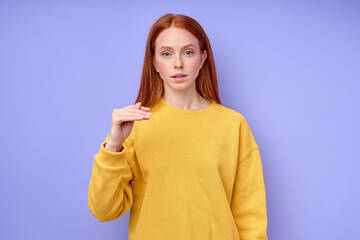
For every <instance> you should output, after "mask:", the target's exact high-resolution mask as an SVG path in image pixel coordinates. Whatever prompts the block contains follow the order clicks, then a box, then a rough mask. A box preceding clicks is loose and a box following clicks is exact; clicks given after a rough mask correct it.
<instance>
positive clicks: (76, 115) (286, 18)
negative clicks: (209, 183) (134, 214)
mask: <svg viewBox="0 0 360 240" xmlns="http://www.w3.org/2000/svg"><path fill="white" fill-rule="evenodd" d="M149 2H150V1H149ZM170 2H171V1H151V3H142V4H140V3H137V4H130V3H127V2H125V1H124V2H119V1H90V2H79V1H65V2H64V1H58V2H45V1H44V2H41V1H33V2H32V3H30V2H14V1H1V2H0V31H1V37H0V80H1V85H0V98H1V99H0V100H1V109H0V110H1V124H0V133H1V139H0V140H1V147H0V152H1V168H0V173H1V178H0V187H1V189H0V190H1V198H0V206H1V224H0V227H1V231H0V239H127V234H128V219H129V212H127V213H126V214H125V215H123V216H122V217H121V218H119V219H117V220H115V221H112V222H107V223H101V222H99V221H98V220H97V219H96V218H95V217H94V216H93V215H92V214H91V212H90V210H89V208H88V202H87V193H88V186H89V181H90V178H91V169H92V165H93V161H94V155H95V154H96V153H97V152H98V150H99V148H100V144H101V143H102V141H103V140H104V139H105V137H106V135H107V133H108V132H109V131H110V124H111V113H112V110H113V109H114V108H121V107H125V106H127V105H130V104H132V103H133V101H134V100H135V98H136V96H137V92H138V88H139V83H140V76H141V70H142V64H143V57H144V49H145V43H146V38H147V34H148V31H149V29H150V27H151V25H152V24H153V23H154V22H155V20H156V19H157V18H159V17H160V16H162V15H164V14H165V13H169V12H170V13H175V14H185V15H189V16H191V17H193V18H195V19H196V20H198V22H199V23H200V24H201V25H202V26H203V28H204V29H205V31H206V32H207V34H208V37H209V39H210V42H211V44H212V49H213V52H214V56H215V62H216V66H217V72H218V82H219V86H220V96H221V100H222V103H223V105H225V106H227V107H229V108H232V109H234V110H236V111H238V112H240V113H242V114H243V115H244V116H245V118H246V119H247V121H248V122H249V125H250V128H251V130H252V132H253V134H254V136H255V139H256V141H257V143H258V145H259V147H260V152H261V156H262V162H263V169H264V178H265V186H266V196H267V209H268V235H269V239H274V240H275V239H276V240H289V239H291V240H298V239H299V240H300V239H302V240H303V239H306V240H308V239H311V240H318V239H327V240H329V239H354V237H355V236H358V232H356V231H355V228H356V227H358V224H359V221H358V219H359V215H360V207H359V202H360V201H359V195H360V188H359V182H360V177H359V176H360V174H359V166H360V161H359V160H360V159H359V154H358V151H357V150H356V149H358V148H359V134H360V131H359V130H360V128H359V122H360V114H359V112H360V111H359V103H360V97H359V85H360V84H359V80H360V79H359V75H360V44H359V43H360V24H359V23H360V3H359V2H358V1H343V0H342V1H340V0H338V1H299V2H295V1H276V2H273V3H269V2H261V1H241V2H239V3H235V2H230V1H222V3H221V2H220V1H217V2H209V1H198V2H197V3H192V2H190V1H180V2H179V1H173V2H171V3H170Z"/></svg>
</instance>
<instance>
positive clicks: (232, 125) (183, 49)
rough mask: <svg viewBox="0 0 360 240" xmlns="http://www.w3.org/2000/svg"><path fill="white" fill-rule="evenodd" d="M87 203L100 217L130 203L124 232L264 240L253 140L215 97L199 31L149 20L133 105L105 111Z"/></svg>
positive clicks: (182, 22)
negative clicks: (105, 130)
mask: <svg viewBox="0 0 360 240" xmlns="http://www.w3.org/2000/svg"><path fill="white" fill-rule="evenodd" d="M88 204H89V208H90V211H91V212H92V213H93V214H94V216H95V217H96V218H97V219H99V220H100V221H101V222H106V221H112V220H115V219H117V218H119V217H120V216H122V215H123V214H125V213H126V212H127V211H128V210H129V209H131V211H130V222H129V239H134V240H148V239H149V240H165V239H166V240H169V239H179V240H180V239H181V240H184V239H186V240H191V239H194V240H195V239H196V240H199V239H204V240H205V239H206V240H211V239H215V240H223V239H226V240H239V239H241V240H250V239H251V240H257V239H258V240H260V239H262V240H265V239H267V233H266V231H267V230H266V229H267V213H266V196H265V185H264V179H263V171H262V164H261V158H260V153H259V147H258V145H257V144H256V142H255V139H254V137H253V135H252V133H251V130H250V128H249V125H248V123H247V121H246V120H245V118H244V116H243V115H242V114H240V113H238V112H236V111H235V110H232V109H230V108H227V107H225V106H223V105H221V103H220V98H219V93H218V86H217V78H216V70H215V63H214V59H213V54H212V51H211V46H210V42H209V40H208V37H207V35H206V34H205V32H204V30H203V28H202V27H201V26H200V25H199V23H197V22H196V21H195V20H194V19H192V18H190V17H188V16H184V15H173V14H167V15H165V16H163V17H161V18H160V19H158V20H157V21H156V22H155V23H154V25H153V26H152V28H151V30H150V33H149V36H148V39H147V45H146V51H145V60H144V66H143V72H142V77H141V84H140V89H139V94H138V97H137V99H136V101H135V104H134V105H130V106H126V107H123V108H120V109H114V111H113V112H112V122H111V129H110V133H109V134H108V135H107V137H106V139H105V141H104V142H103V143H102V144H101V147H100V150H99V152H98V154H96V155H95V161H94V164H93V169H92V176H91V180H90V184H89V193H88Z"/></svg>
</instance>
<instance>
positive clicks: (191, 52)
mask: <svg viewBox="0 0 360 240" xmlns="http://www.w3.org/2000/svg"><path fill="white" fill-rule="evenodd" d="M185 53H190V54H186V55H192V54H193V51H190V50H189V51H186V52H185Z"/></svg>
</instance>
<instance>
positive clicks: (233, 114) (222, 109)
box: [216, 104, 246, 124]
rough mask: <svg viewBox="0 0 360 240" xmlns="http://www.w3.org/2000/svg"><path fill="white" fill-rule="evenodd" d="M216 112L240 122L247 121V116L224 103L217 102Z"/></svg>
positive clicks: (225, 117) (222, 116)
mask: <svg viewBox="0 0 360 240" xmlns="http://www.w3.org/2000/svg"><path fill="white" fill-rule="evenodd" d="M216 112H217V114H219V116H221V118H224V119H228V120H232V121H235V122H237V123H239V124H240V123H241V122H244V121H246V119H245V116H244V115H243V114H242V113H240V112H238V111H237V110H235V109H233V108H230V107H227V106H225V105H222V104H216Z"/></svg>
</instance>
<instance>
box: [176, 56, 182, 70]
mask: <svg viewBox="0 0 360 240" xmlns="http://www.w3.org/2000/svg"><path fill="white" fill-rule="evenodd" d="M183 67H184V65H183V61H182V59H181V55H180V56H177V57H176V59H175V69H181V68H183Z"/></svg>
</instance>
